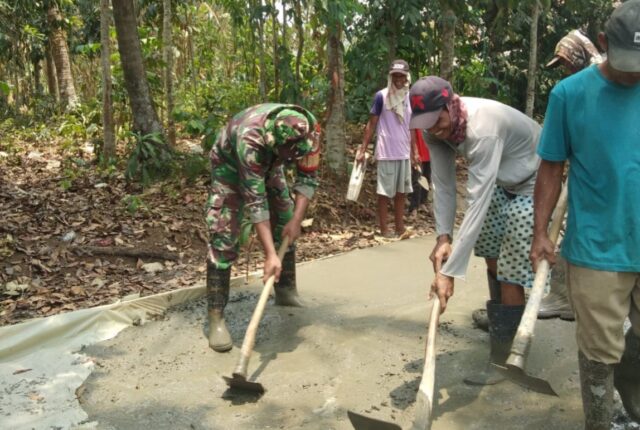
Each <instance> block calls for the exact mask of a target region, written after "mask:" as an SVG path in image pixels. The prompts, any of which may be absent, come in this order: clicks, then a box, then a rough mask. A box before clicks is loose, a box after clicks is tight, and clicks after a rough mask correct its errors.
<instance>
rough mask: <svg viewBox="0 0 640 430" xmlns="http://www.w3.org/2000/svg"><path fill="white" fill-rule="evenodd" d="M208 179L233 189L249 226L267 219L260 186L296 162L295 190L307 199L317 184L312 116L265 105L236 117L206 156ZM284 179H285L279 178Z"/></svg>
mask: <svg viewBox="0 0 640 430" xmlns="http://www.w3.org/2000/svg"><path fill="white" fill-rule="evenodd" d="M210 159H211V166H212V178H213V179H214V180H215V181H217V182H218V183H220V184H222V185H226V186H230V187H234V188H235V187H237V189H238V190H239V192H240V193H241V195H242V198H243V201H244V204H245V208H246V210H247V214H248V215H249V217H250V219H251V221H252V222H253V223H257V222H261V221H264V220H267V219H269V213H268V211H267V210H266V209H265V208H268V204H266V199H267V197H266V186H265V182H266V179H267V178H268V177H270V176H271V174H273V173H276V172H275V171H276V170H280V171H282V165H283V163H285V162H288V161H293V160H295V161H296V181H295V184H294V187H293V190H294V192H296V193H300V194H303V195H304V196H306V197H307V198H309V199H311V198H312V197H313V194H314V192H315V189H316V188H317V186H318V177H317V170H318V166H319V161H320V133H319V128H318V126H317V122H316V119H315V117H314V116H313V114H311V113H310V112H309V111H307V110H305V109H303V108H301V107H299V106H295V105H287V104H277V103H265V104H259V105H255V106H252V107H250V108H247V109H245V110H243V111H242V112H240V113H238V114H236V115H235V116H234V117H233V118H232V119H231V121H229V123H228V124H227V125H226V126H225V127H223V128H222V129H221V130H220V131H219V132H218V135H217V137H216V140H215V143H214V145H213V147H212V149H211V153H210ZM283 180H284V178H283Z"/></svg>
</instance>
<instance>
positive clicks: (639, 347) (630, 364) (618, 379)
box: [613, 329, 640, 423]
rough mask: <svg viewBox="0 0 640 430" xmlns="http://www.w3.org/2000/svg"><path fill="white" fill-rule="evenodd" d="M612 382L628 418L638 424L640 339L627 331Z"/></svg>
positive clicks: (639, 419) (639, 409)
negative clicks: (622, 351)
mask: <svg viewBox="0 0 640 430" xmlns="http://www.w3.org/2000/svg"><path fill="white" fill-rule="evenodd" d="M613 375H614V376H613V382H614V384H615V387H616V389H617V390H618V393H619V394H620V398H621V399H622V404H623V405H624V409H625V410H626V411H627V414H629V417H630V418H631V419H632V420H634V421H635V422H637V423H640V337H638V336H636V335H634V334H633V330H631V329H629V330H628V331H627V335H626V336H625V348H624V354H622V360H620V363H618V364H616V365H615V366H614V373H613Z"/></svg>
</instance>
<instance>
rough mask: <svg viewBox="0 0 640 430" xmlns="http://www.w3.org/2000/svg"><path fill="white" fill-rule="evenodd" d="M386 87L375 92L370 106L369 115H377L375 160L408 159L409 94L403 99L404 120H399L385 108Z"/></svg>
mask: <svg viewBox="0 0 640 430" xmlns="http://www.w3.org/2000/svg"><path fill="white" fill-rule="evenodd" d="M388 91H389V89H388V88H385V89H383V90H380V91H378V92H377V93H376V96H375V98H374V100H373V106H371V111H370V112H369V113H370V114H371V115H375V116H377V117H378V126H377V129H376V132H377V134H378V138H377V140H376V160H408V159H409V157H410V156H411V134H410V133H409V120H410V119H411V105H410V104H409V94H407V96H406V98H405V100H404V121H400V119H399V118H398V115H396V113H395V112H393V111H392V110H389V109H387V108H385V106H384V98H385V97H386V96H387V92H388Z"/></svg>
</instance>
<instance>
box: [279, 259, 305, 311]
mask: <svg viewBox="0 0 640 430" xmlns="http://www.w3.org/2000/svg"><path fill="white" fill-rule="evenodd" d="M274 291H275V293H276V300H275V304H276V305H277V306H295V307H299V308H302V307H304V305H303V304H302V302H301V301H300V297H299V296H298V289H297V288H296V250H295V248H294V247H291V248H289V250H288V251H287V253H286V254H284V257H283V258H282V272H281V273H280V280H279V281H278V282H277V283H276V285H275V288H274Z"/></svg>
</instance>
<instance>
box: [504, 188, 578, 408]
mask: <svg viewBox="0 0 640 430" xmlns="http://www.w3.org/2000/svg"><path fill="white" fill-rule="evenodd" d="M566 209H567V185H566V183H565V184H564V185H563V187H562V191H561V192H560V197H559V198H558V203H557V204H556V207H555V210H554V212H553V219H552V221H551V225H550V227H549V239H550V240H551V242H553V244H554V245H555V244H556V243H557V241H558V236H559V235H560V228H561V226H562V221H563V219H564V214H565V211H566ZM549 269H550V268H549V262H548V261H547V260H545V259H543V260H542V261H540V263H538V270H537V271H536V276H535V279H534V281H533V287H532V288H531V292H530V294H529V300H528V301H527V306H526V307H525V309H524V314H523V315H522V320H521V321H520V325H519V326H518V331H517V332H516V335H515V337H514V338H513V343H512V344H511V354H510V355H509V358H507V361H506V363H505V366H499V365H497V364H495V363H494V366H496V368H497V369H498V370H500V372H501V373H502V374H503V375H505V376H506V377H507V378H508V379H509V380H511V381H513V382H515V383H516V384H519V385H522V386H523V387H525V388H528V389H530V390H533V391H536V392H538V393H542V394H548V395H552V396H557V395H558V394H557V393H556V392H555V390H554V389H553V388H552V387H551V385H550V384H549V383H548V382H547V381H545V380H544V379H540V378H536V377H535V376H531V375H528V374H527V373H526V372H525V370H524V368H525V365H526V360H527V356H528V355H529V349H530V347H531V341H532V339H533V330H534V328H535V324H536V321H537V320H538V309H539V308H540V300H542V295H543V294H544V287H545V284H546V282H547V276H548V275H549Z"/></svg>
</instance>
